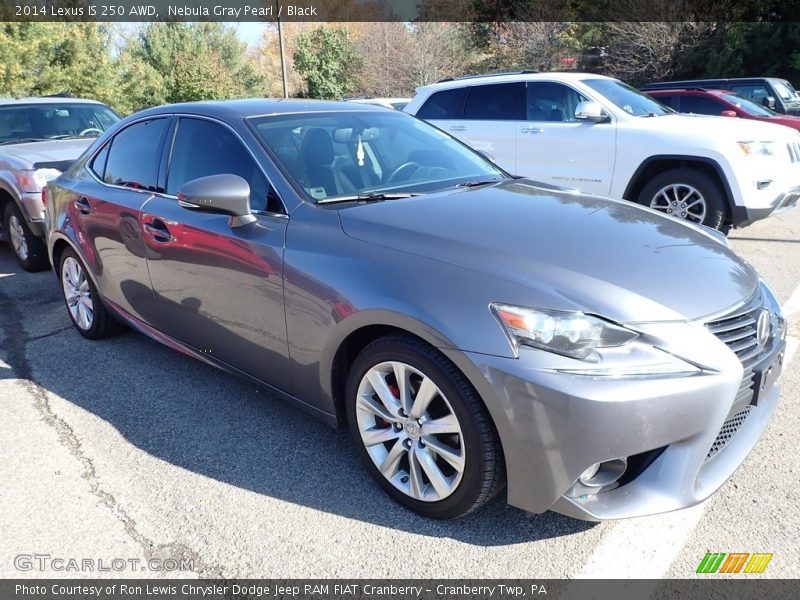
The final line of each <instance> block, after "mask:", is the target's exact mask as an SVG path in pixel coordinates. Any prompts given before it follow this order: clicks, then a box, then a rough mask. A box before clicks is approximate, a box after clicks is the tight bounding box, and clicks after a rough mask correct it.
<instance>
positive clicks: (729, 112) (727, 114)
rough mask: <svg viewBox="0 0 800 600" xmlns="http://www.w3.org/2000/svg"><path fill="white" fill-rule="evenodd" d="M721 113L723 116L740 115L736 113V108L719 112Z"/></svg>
mask: <svg viewBox="0 0 800 600" xmlns="http://www.w3.org/2000/svg"><path fill="white" fill-rule="evenodd" d="M719 114H720V116H722V117H736V116H738V115H737V114H736V111H735V110H723V111H722V112H721V113H719Z"/></svg>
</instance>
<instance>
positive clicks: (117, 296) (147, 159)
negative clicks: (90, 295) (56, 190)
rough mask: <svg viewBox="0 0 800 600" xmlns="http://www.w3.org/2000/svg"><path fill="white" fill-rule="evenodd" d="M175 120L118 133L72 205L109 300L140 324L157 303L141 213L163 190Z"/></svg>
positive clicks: (151, 121)
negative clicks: (162, 168) (166, 147)
mask: <svg viewBox="0 0 800 600" xmlns="http://www.w3.org/2000/svg"><path fill="white" fill-rule="evenodd" d="M170 121H171V120H170V118H168V117H160V118H155V119H147V120H143V121H138V122H136V123H133V124H131V125H129V126H128V127H126V128H125V129H123V130H121V131H120V132H119V133H117V134H116V135H115V136H114V138H113V139H112V140H111V141H110V142H109V143H107V144H106V145H105V146H104V147H103V148H102V149H101V150H100V152H98V153H97V154H96V155H95V157H94V158H93V159H92V160H91V161H90V162H89V164H88V165H87V168H88V169H89V171H90V173H91V174H92V176H93V178H92V179H89V178H87V179H86V180H85V181H82V182H80V183H79V184H78V186H77V187H76V190H75V191H76V192H77V193H76V196H75V198H74V200H73V201H72V205H71V206H70V211H71V212H72V215H71V221H72V223H73V224H74V226H75V227H76V229H78V230H79V231H78V235H77V237H78V239H79V240H80V241H81V242H82V245H83V248H82V249H83V251H84V255H85V257H86V260H87V261H89V262H90V263H92V270H93V272H94V273H95V275H96V277H97V279H98V283H99V284H100V288H101V290H102V292H103V296H104V297H105V298H106V299H107V300H108V301H110V302H112V303H113V304H115V305H117V306H119V307H120V308H122V309H123V310H124V311H126V312H128V313H130V314H131V315H133V316H134V317H137V318H139V319H142V318H144V317H145V315H146V314H148V312H149V310H150V308H151V307H152V299H153V294H152V290H151V289H150V280H149V278H148V275H147V265H146V263H145V258H144V255H145V246H144V241H143V239H142V234H141V227H140V225H139V221H140V216H141V208H142V206H143V205H144V203H145V202H147V200H148V199H149V198H150V197H152V196H153V194H154V193H156V192H159V191H161V190H160V188H159V186H158V171H159V164H160V160H161V154H162V148H163V144H164V140H165V139H166V137H167V132H168V130H169V128H170Z"/></svg>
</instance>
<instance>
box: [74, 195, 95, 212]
mask: <svg viewBox="0 0 800 600" xmlns="http://www.w3.org/2000/svg"><path fill="white" fill-rule="evenodd" d="M75 206H77V207H78V210H79V211H80V213H81V214H82V215H88V214H89V213H90V212H92V207H91V205H90V204H89V201H88V200H87V199H86V196H81V197H80V198H78V199H77V200H75Z"/></svg>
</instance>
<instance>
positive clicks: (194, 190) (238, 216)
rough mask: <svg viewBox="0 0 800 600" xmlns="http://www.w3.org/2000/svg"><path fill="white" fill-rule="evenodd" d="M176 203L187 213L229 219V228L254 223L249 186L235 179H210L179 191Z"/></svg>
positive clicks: (242, 180)
mask: <svg viewBox="0 0 800 600" xmlns="http://www.w3.org/2000/svg"><path fill="white" fill-rule="evenodd" d="M178 201H179V202H180V204H181V206H182V207H184V208H187V209H190V210H204V211H209V212H217V213H222V214H225V215H230V217H231V218H230V221H229V224H230V226H231V227H240V226H242V225H247V224H248V223H253V222H255V221H256V218H255V216H253V214H252V213H251V212H250V184H248V183H247V181H245V180H244V179H243V178H241V177H239V176H238V175H230V174H224V175H209V176H208V177H200V178H199V179H193V180H192V181H188V182H186V183H184V184H183V185H182V186H181V187H179V188H178Z"/></svg>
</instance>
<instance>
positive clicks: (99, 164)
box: [89, 143, 111, 180]
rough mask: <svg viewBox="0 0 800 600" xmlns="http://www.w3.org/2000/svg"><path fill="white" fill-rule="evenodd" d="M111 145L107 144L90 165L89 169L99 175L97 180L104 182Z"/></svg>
mask: <svg viewBox="0 0 800 600" xmlns="http://www.w3.org/2000/svg"><path fill="white" fill-rule="evenodd" d="M110 148H111V144H110V143H109V144H106V145H105V146H103V149H102V150H100V152H98V153H97V154H96V155H95V157H94V158H93V159H92V162H91V163H90V164H89V169H90V170H91V171H92V173H94V174H95V175H97V178H98V179H100V180H102V179H103V177H105V174H106V162H107V161H108V151H109V149H110Z"/></svg>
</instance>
